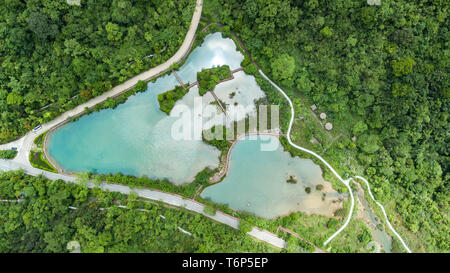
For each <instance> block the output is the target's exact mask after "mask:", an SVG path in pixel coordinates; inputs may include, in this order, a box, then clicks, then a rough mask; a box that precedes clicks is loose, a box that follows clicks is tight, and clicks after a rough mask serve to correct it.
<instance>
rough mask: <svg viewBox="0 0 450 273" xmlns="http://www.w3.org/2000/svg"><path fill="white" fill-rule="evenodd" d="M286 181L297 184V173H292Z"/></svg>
mask: <svg viewBox="0 0 450 273" xmlns="http://www.w3.org/2000/svg"><path fill="white" fill-rule="evenodd" d="M286 182H287V183H291V184H297V178H296V177H295V175H290V176H289V178H288V179H287V180H286Z"/></svg>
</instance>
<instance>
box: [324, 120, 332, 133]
mask: <svg viewBox="0 0 450 273" xmlns="http://www.w3.org/2000/svg"><path fill="white" fill-rule="evenodd" d="M325 129H327V130H328V131H330V130H331V129H333V124H331V123H330V122H327V123H326V124H325Z"/></svg>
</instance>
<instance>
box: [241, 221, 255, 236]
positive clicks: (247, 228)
mask: <svg viewBox="0 0 450 273" xmlns="http://www.w3.org/2000/svg"><path fill="white" fill-rule="evenodd" d="M252 229H253V225H252V224H251V223H249V222H247V221H245V220H239V230H240V231H241V232H242V233H247V232H250V231H251V230H252Z"/></svg>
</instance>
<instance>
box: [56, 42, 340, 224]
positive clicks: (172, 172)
mask: <svg viewBox="0 0 450 273" xmlns="http://www.w3.org/2000/svg"><path fill="white" fill-rule="evenodd" d="M242 60H243V56H242V54H241V53H240V52H238V51H237V50H236V46H235V45H234V43H233V41H232V40H231V39H224V38H222V37H221V34H220V33H215V34H212V35H208V36H207V37H206V38H205V41H204V43H203V44H202V45H201V46H200V47H198V48H196V49H195V50H194V51H193V52H192V53H191V54H190V56H189V57H188V59H187V61H186V63H185V64H184V65H183V66H182V67H181V68H180V69H179V70H178V71H177V73H178V74H179V76H180V78H181V79H182V81H183V82H185V83H186V82H194V81H195V78H196V73H197V72H198V71H201V69H203V68H209V67H213V66H215V65H222V64H228V65H229V66H230V68H231V69H236V68H238V67H239V66H240V62H241V61H242ZM234 77H235V78H234V79H233V80H231V81H227V82H224V83H221V84H219V85H218V86H217V87H216V88H215V93H216V94H217V96H218V97H219V98H220V99H221V100H222V101H224V102H225V103H226V104H228V105H231V106H232V105H235V104H238V105H242V106H245V108H246V112H245V114H248V115H250V114H252V112H254V111H255V109H254V101H255V100H257V99H259V98H262V97H264V96H265V94H264V93H263V92H262V90H261V89H260V88H259V86H258V85H257V83H256V81H255V79H254V77H253V76H249V75H247V74H245V73H244V72H238V73H236V74H235V75H234ZM178 84H179V83H178V81H177V80H176V78H175V76H174V75H172V74H169V75H167V76H164V77H161V78H158V79H157V80H156V81H155V82H153V83H149V84H148V88H147V91H145V92H143V93H139V94H136V95H134V96H131V97H130V98H129V99H128V100H127V101H126V102H125V103H123V104H121V105H119V106H118V107H117V108H115V109H106V110H101V111H99V112H94V113H92V114H89V115H85V116H83V117H81V118H80V119H79V120H77V121H75V122H71V123H68V124H66V125H64V126H63V127H61V128H59V129H57V130H56V131H55V132H53V133H52V134H51V135H50V136H49V139H48V145H47V149H48V152H49V153H50V155H51V157H52V158H53V159H54V160H55V161H56V162H57V163H58V164H59V165H60V166H61V167H62V168H63V169H65V170H66V171H75V172H81V171H86V170H90V171H93V172H94V173H102V174H107V173H118V172H120V173H122V174H126V175H134V176H142V175H145V176H147V177H150V178H153V179H168V180H169V181H171V182H172V183H174V184H177V185H180V184H184V183H189V182H192V181H193V179H194V178H195V175H196V174H197V173H198V172H200V171H201V170H203V169H204V168H205V167H209V168H212V169H213V168H216V167H217V166H218V163H219V155H220V152H219V151H218V150H217V149H216V148H215V147H213V146H210V145H207V144H205V143H204V142H203V141H202V140H201V139H192V138H191V139H175V138H174V137H173V132H172V129H173V127H174V124H175V122H179V120H180V119H179V118H178V117H177V116H176V114H174V111H172V112H171V114H170V115H169V116H168V115H166V114H165V113H163V112H162V111H160V109H159V105H158V101H157V95H158V94H160V93H162V92H165V91H167V90H171V89H173V88H174V87H175V86H176V85H178ZM231 93H235V96H233V97H232V98H231V97H230V94H231ZM196 98H198V89H197V87H193V88H191V89H190V90H189V92H188V94H186V95H185V96H184V97H183V98H182V99H181V100H180V101H178V102H177V104H176V105H177V106H185V107H186V108H188V109H191V110H193V109H194V108H195V107H194V106H195V103H194V100H195V99H196ZM213 100H214V99H213V98H212V96H211V94H209V93H207V94H206V95H204V96H203V101H202V103H201V104H202V105H203V106H207V105H210V103H211V102H212V101H213ZM174 109H175V108H174ZM232 112H233V110H231V113H232ZM244 117H245V116H240V117H235V120H239V119H242V118H244ZM211 120H212V121H213V122H212V123H211V122H210V121H211ZM211 120H209V121H208V120H207V121H206V122H205V120H204V121H203V124H204V125H205V123H208V122H209V123H208V124H209V125H211V124H224V123H225V121H224V116H223V114H222V116H221V115H220V113H219V114H218V115H217V116H216V117H213V118H211ZM206 127H208V126H206ZM204 129H207V128H204ZM270 139H271V140H272V141H273V143H275V144H276V145H277V147H278V148H277V149H274V150H271V151H262V149H261V148H262V147H263V146H261V144H264V143H266V142H267V141H263V140H261V139H258V140H241V141H239V142H238V143H237V144H236V146H235V148H234V149H233V151H232V155H231V166H230V172H229V174H228V176H227V177H226V178H225V179H224V181H223V182H221V183H219V184H217V185H213V186H211V187H208V188H207V189H206V190H205V191H204V192H203V193H202V196H203V197H204V198H209V199H211V200H213V201H214V202H218V203H226V204H229V205H230V207H231V208H233V209H237V210H242V211H248V212H251V213H254V214H256V215H258V216H262V217H266V218H273V217H276V216H281V215H286V214H289V213H290V212H294V211H304V212H307V213H316V214H322V215H328V216H331V215H332V212H333V211H334V210H335V209H336V206H337V205H335V204H332V203H331V202H332V201H333V200H335V194H336V192H334V191H333V190H332V189H331V185H330V184H329V183H328V182H326V181H324V180H323V178H322V172H321V170H320V167H319V166H318V165H315V164H314V163H313V162H312V161H311V160H306V159H300V158H292V157H291V156H290V155H289V154H288V153H287V152H284V151H283V148H282V147H281V145H279V141H278V139H277V138H274V137H271V138H270ZM266 150H267V149H266ZM290 175H294V176H296V177H297V179H298V183H297V184H289V183H287V182H286V179H288V177H289V176H290ZM317 184H323V185H324V186H325V189H324V190H323V191H316V190H315V185H317ZM305 187H311V189H312V192H311V193H310V194H306V192H305ZM323 192H327V194H326V197H325V199H324V200H322V193H323Z"/></svg>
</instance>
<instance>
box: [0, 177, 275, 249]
mask: <svg viewBox="0 0 450 273" xmlns="http://www.w3.org/2000/svg"><path fill="white" fill-rule="evenodd" d="M0 199H2V200H12V201H13V202H0V219H2V221H1V222H0V252H1V253H5V252H44V253H48V252H67V251H68V250H67V243H68V242H71V241H77V242H79V244H80V245H81V251H82V252H276V251H277V250H276V249H273V248H271V247H270V246H269V245H268V244H266V243H260V242H257V241H255V240H253V239H252V238H251V237H249V236H248V235H246V234H245V233H243V232H241V231H239V230H235V229H233V228H231V227H228V226H226V225H223V224H219V223H216V222H214V221H212V220H210V219H208V218H206V217H204V216H202V215H200V214H193V213H190V212H188V211H186V210H184V209H174V208H167V207H164V206H163V205H162V204H159V203H152V202H142V201H141V200H139V199H138V198H137V195H136V194H133V193H132V194H130V195H128V196H126V195H121V194H119V193H111V192H107V191H102V190H100V189H98V188H94V189H89V188H87V187H86V186H83V185H78V184H72V183H69V184H67V183H64V182H63V181H61V180H57V181H50V180H47V179H46V178H44V177H33V176H28V175H24V174H23V172H22V171H15V172H7V173H4V172H2V173H0ZM14 200H20V201H19V202H14ZM118 205H123V206H126V208H119V207H118ZM69 207H72V209H71V208H69ZM74 208H76V209H74ZM105 208H107V209H105ZM139 209H143V210H139ZM160 215H161V216H163V217H161V216H160ZM178 227H180V228H182V229H183V230H186V231H188V232H190V233H191V234H192V235H188V234H186V233H184V232H182V231H180V230H179V229H178Z"/></svg>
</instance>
